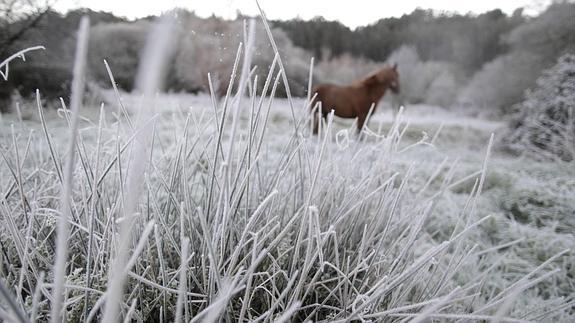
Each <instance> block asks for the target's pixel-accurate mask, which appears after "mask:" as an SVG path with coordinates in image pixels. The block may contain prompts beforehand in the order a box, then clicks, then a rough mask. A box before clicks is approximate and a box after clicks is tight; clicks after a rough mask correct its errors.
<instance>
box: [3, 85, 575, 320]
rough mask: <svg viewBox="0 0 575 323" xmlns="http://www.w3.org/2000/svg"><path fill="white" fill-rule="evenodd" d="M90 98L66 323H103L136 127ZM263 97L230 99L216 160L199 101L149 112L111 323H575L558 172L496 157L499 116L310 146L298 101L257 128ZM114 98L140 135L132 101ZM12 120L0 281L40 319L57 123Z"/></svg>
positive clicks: (45, 300)
mask: <svg viewBox="0 0 575 323" xmlns="http://www.w3.org/2000/svg"><path fill="white" fill-rule="evenodd" d="M104 97H105V98H106V102H107V103H106V104H105V105H104V107H103V109H102V111H103V112H104V115H103V117H102V118H101V120H100V118H99V109H98V107H97V105H92V106H90V107H84V109H83V111H82V112H81V114H82V116H83V117H84V119H83V120H82V121H81V124H80V141H79V144H78V147H77V148H78V150H79V152H80V153H79V155H78V158H77V162H76V164H75V176H74V190H73V201H72V215H73V217H72V220H71V221H72V222H71V238H70V241H69V242H68V245H69V247H70V253H69V266H68V271H67V272H68V274H67V283H66V287H67V290H68V295H67V300H66V311H67V318H68V319H69V320H72V321H74V320H79V319H80V318H84V319H86V317H89V318H98V317H100V316H99V315H101V313H100V311H101V306H102V302H103V299H104V298H105V296H104V295H106V294H105V291H106V283H107V281H108V271H109V266H110V262H111V260H110V259H111V257H112V255H114V253H115V252H116V251H115V250H116V248H117V242H116V239H117V238H116V236H117V234H118V229H117V228H116V225H114V224H115V223H119V222H121V221H126V220H125V219H124V218H121V217H123V216H126V215H125V214H122V210H123V208H124V203H125V199H126V197H125V194H126V190H129V187H128V186H127V179H126V174H127V173H128V171H129V167H130V162H129V161H130V147H131V146H130V145H129V144H130V143H131V142H132V140H133V138H132V137H131V136H132V130H131V129H130V123H129V122H128V120H127V119H126V116H125V115H124V114H123V113H122V111H121V109H120V107H119V105H118V104H117V103H116V102H117V101H116V99H115V98H114V94H113V93H111V92H106V93H105V95H104ZM259 100H260V98H259V97H257V98H255V100H254V101H253V104H252V102H251V99H250V98H248V97H246V98H243V99H242V101H241V105H240V107H241V109H240V110H238V113H237V120H238V124H237V127H236V128H234V126H233V119H234V115H235V114H234V111H235V110H234V109H233V108H234V107H235V105H234V104H231V105H230V108H229V110H228V111H227V115H226V118H225V123H224V126H223V132H221V140H220V142H221V145H218V142H219V141H218V140H219V132H218V123H217V122H218V121H216V118H214V108H213V106H212V103H211V99H210V97H209V96H207V95H197V96H195V95H180V94H166V95H161V96H159V97H158V99H157V100H156V102H155V113H156V114H157V116H156V118H155V119H154V122H151V123H149V124H148V125H147V126H146V127H145V128H144V130H143V131H146V132H149V134H151V137H152V138H151V145H150V147H153V148H152V149H151V150H150V151H148V154H147V155H146V157H145V159H146V161H147V162H146V166H145V167H146V168H145V176H144V178H143V179H142V185H143V187H141V194H140V196H139V197H138V202H137V210H138V213H137V215H136V216H134V219H132V221H133V227H132V228H131V230H132V238H131V239H132V240H133V247H132V248H131V252H130V254H133V255H134V256H133V261H131V262H130V266H131V267H129V269H128V272H129V273H128V281H127V284H128V288H127V289H126V292H127V293H126V295H125V297H124V298H123V304H122V309H121V310H122V317H124V316H126V315H129V316H131V317H132V318H133V319H135V320H139V321H154V320H156V319H158V318H161V319H163V320H164V321H172V320H173V319H174V314H173V313H175V312H178V311H181V313H184V314H182V315H185V318H186V319H187V321H189V320H190V319H191V318H192V317H195V316H197V317H198V318H202V317H203V318H205V319H206V320H207V319H208V318H214V317H215V318H216V319H217V318H219V319H220V320H224V321H237V320H244V321H246V320H250V321H251V320H257V319H260V320H264V319H266V320H272V319H273V320H281V319H286V320H287V319H289V318H291V319H292V320H293V321H303V320H306V319H308V320H313V321H321V320H325V321H338V320H348V319H357V320H381V321H385V322H387V321H400V320H403V319H406V318H412V319H415V320H420V319H421V320H423V319H426V318H431V319H435V320H436V321H446V320H449V321H457V320H459V319H460V320H464V321H465V320H487V321H491V320H501V321H509V322H523V321H536V322H539V321H546V322H573V321H575V307H574V306H575V305H574V302H573V301H574V298H573V297H574V295H575V254H574V253H573V250H574V248H575V236H574V232H575V169H574V168H573V165H572V164H571V165H557V164H546V163H539V162H534V161H531V160H527V159H522V158H516V157H513V156H510V155H508V154H506V153H505V152H504V151H500V150H499V149H498V146H497V140H498V138H500V137H501V136H503V135H504V123H503V122H502V121H501V122H499V121H489V120H481V119H478V118H475V117H472V116H466V115H463V114H458V113H455V112H453V111H449V110H446V109H442V108H439V107H431V106H408V107H406V108H405V110H404V112H403V114H402V115H401V116H400V118H399V119H398V122H395V123H394V117H393V114H392V113H391V110H390V109H389V107H388V106H387V105H386V104H385V103H384V104H383V105H380V107H379V109H378V111H377V112H376V114H375V115H374V116H373V118H372V119H371V121H370V123H369V130H368V131H367V132H366V134H365V135H364V136H365V137H364V138H363V140H359V139H358V138H357V136H356V135H355V134H354V125H353V121H352V120H343V119H338V118H336V119H335V121H334V123H333V125H332V126H331V129H330V131H329V134H328V136H325V137H319V138H318V137H315V136H310V135H309V124H308V123H306V121H307V119H308V117H307V111H306V109H305V108H304V104H305V101H304V100H302V99H294V101H293V108H294V109H293V115H292V110H291V108H290V104H289V103H288V101H287V100H285V99H275V100H274V101H273V102H271V103H270V104H269V105H268V98H266V99H265V100H263V102H262V103H263V104H262V105H261V107H262V108H261V111H260V113H256V112H257V110H258V106H259V105H258V102H259ZM122 102H123V104H124V106H125V107H126V109H127V110H128V111H129V112H130V113H129V114H130V118H131V119H132V122H134V120H135V119H136V114H135V112H133V111H134V108H135V107H136V106H137V105H138V98H137V97H135V96H134V95H129V94H122ZM232 103H233V102H232ZM252 107H254V108H253V111H255V112H254V113H253V114H251V115H250V112H251V111H252ZM268 107H269V115H268V114H267V112H268ZM222 113H223V111H222V109H221V107H220V108H219V109H218V111H217V114H218V118H220V117H221V116H222ZM22 115H23V116H24V118H25V120H24V121H22V122H20V121H19V120H18V117H17V115H16V114H12V115H8V116H4V117H3V120H2V125H1V126H0V129H1V132H0V148H1V152H2V160H1V161H0V178H1V179H2V180H1V183H0V193H1V194H2V197H1V200H0V202H1V208H0V215H1V217H0V221H1V226H0V242H1V244H2V245H1V248H2V252H1V253H0V279H1V280H2V282H4V283H5V285H6V286H7V287H8V290H9V291H10V292H11V293H13V295H16V301H17V303H16V306H17V307H18V308H20V309H21V310H22V311H23V312H25V313H27V315H32V316H35V317H36V318H38V319H40V320H45V319H46V318H47V315H48V313H49V308H50V290H51V284H52V274H53V273H52V265H53V258H54V257H53V255H54V244H55V227H56V225H55V223H56V219H57V218H58V217H59V214H60V211H59V210H60V203H59V198H58V197H59V194H60V193H59V192H60V190H61V178H60V172H61V168H62V165H63V161H62V160H63V159H64V156H66V151H65V147H66V144H67V140H68V134H67V132H68V127H67V123H66V120H65V119H64V114H63V113H56V112H55V111H54V110H51V111H46V115H45V118H46V119H45V121H46V132H47V133H48V136H47V135H46V134H45V132H44V129H43V127H42V123H41V122H40V117H39V115H38V111H37V108H36V107H35V106H34V105H33V103H28V104H27V105H26V106H23V110H22ZM294 117H295V120H296V122H295V123H294ZM294 124H297V125H298V129H300V134H299V135H298V136H294V135H293V134H294ZM11 125H12V127H11ZM234 129H235V130H234ZM323 130H324V133H325V128H324V129H323ZM492 133H493V134H494V143H493V145H492V146H491V149H490V151H489V152H488V146H489V140H490V135H491V134H492ZM47 138H49V141H48V140H47ZM260 140H261V141H260ZM260 142H261V144H260ZM231 143H233V144H231ZM217 156H219V157H217ZM222 158H223V160H224V161H222ZM184 245H185V247H184ZM184 249H185V251H184ZM182 254H184V255H187V258H186V261H182V258H183V257H182ZM182 277H184V279H182ZM184 291H187V292H184ZM86 304H87V305H86ZM214 304H215V305H214ZM177 307H179V309H177ZM0 309H1V310H2V311H4V312H7V313H10V307H8V306H7V305H5V304H1V305H0ZM6 315H8V314H6ZM214 315H215V316H214ZM100 318H101V317H100Z"/></svg>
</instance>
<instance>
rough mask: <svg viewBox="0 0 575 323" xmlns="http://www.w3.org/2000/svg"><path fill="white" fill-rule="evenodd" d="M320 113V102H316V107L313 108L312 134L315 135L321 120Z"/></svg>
mask: <svg viewBox="0 0 575 323" xmlns="http://www.w3.org/2000/svg"><path fill="white" fill-rule="evenodd" d="M320 115H322V103H321V101H320V102H318V104H317V109H314V110H313V134H314V135H317V133H318V128H319V123H320V122H321V119H320Z"/></svg>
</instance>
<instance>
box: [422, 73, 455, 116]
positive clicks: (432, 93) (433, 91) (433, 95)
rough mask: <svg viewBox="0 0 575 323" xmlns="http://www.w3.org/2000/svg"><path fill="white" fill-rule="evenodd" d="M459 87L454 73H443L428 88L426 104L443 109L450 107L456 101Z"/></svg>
mask: <svg viewBox="0 0 575 323" xmlns="http://www.w3.org/2000/svg"><path fill="white" fill-rule="evenodd" d="M458 87H459V86H458V84H457V80H456V78H455V76H454V75H453V73H451V72H450V71H443V72H441V73H440V74H439V76H437V77H436V78H435V79H434V80H433V81H432V82H431V84H430V85H429V87H428V88H427V91H426V93H425V102H426V103H429V104H433V105H439V106H442V107H449V106H451V105H452V104H453V101H454V100H455V97H456V95H457V90H458Z"/></svg>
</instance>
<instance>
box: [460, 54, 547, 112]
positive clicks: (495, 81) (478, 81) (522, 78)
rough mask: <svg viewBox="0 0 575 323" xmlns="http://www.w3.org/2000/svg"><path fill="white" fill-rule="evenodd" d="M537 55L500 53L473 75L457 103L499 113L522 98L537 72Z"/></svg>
mask: <svg viewBox="0 0 575 323" xmlns="http://www.w3.org/2000/svg"><path fill="white" fill-rule="evenodd" d="M539 66H540V63H539V58H538V56H536V55H533V54H530V53H527V52H516V53H511V54H508V55H504V56H500V57H498V58H497V59H495V60H494V61H492V62H489V63H487V64H485V65H484V66H483V67H482V68H481V70H479V71H478V72H477V73H475V74H474V75H473V77H472V78H471V79H470V80H469V82H468V83H467V85H466V86H465V87H464V88H463V89H462V91H461V92H460V93H459V95H458V97H457V103H458V104H460V105H464V106H472V107H476V108H480V109H487V112H488V113H491V114H500V113H505V112H508V111H509V110H510V107H511V106H512V105H513V104H515V103H516V102H519V101H520V100H521V96H522V95H523V91H524V89H526V88H528V87H530V86H531V85H532V84H533V80H534V79H535V78H536V75H537V73H539V70H540V68H539Z"/></svg>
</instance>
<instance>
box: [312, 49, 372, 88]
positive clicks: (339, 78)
mask: <svg viewBox="0 0 575 323" xmlns="http://www.w3.org/2000/svg"><path fill="white" fill-rule="evenodd" d="M382 66H383V63H376V62H373V61H370V60H367V59H364V58H357V57H354V56H352V55H349V54H343V55H341V56H337V57H332V58H330V59H326V60H322V61H320V62H318V63H317V65H316V66H315V68H314V71H315V75H314V77H315V81H316V82H331V83H336V84H347V83H351V82H353V81H355V80H357V79H359V78H362V77H365V76H366V75H367V74H369V73H371V72H373V71H375V70H377V69H378V68H381V67H382Z"/></svg>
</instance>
